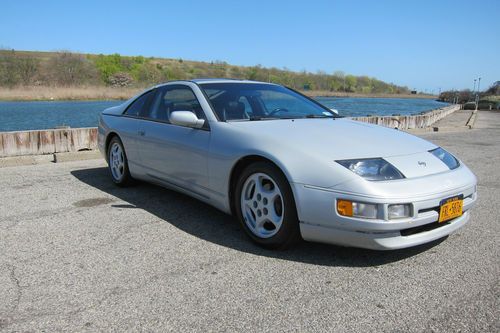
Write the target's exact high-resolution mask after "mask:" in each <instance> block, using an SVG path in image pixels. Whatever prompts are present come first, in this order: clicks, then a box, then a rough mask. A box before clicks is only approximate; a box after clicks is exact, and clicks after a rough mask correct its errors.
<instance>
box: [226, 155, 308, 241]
mask: <svg viewBox="0 0 500 333" xmlns="http://www.w3.org/2000/svg"><path fill="white" fill-rule="evenodd" d="M235 193H236V194H235V195H234V196H233V197H234V200H235V202H234V207H236V215H237V217H238V219H239V221H240V223H241V224H242V226H243V228H244V230H245V231H246V233H247V235H248V236H249V237H250V238H251V239H252V240H253V241H254V242H256V243H257V244H259V245H261V246H263V247H266V248H272V249H285V248H288V247H290V246H291V245H293V244H295V243H296V242H297V241H299V240H300V230H299V221H298V217H297V210H296V208H295V201H294V199H293V194H292V190H291V188H290V184H289V183H288V181H287V179H286V177H285V176H284V175H283V173H282V172H281V170H279V169H278V168H276V167H275V166H274V165H272V164H270V163H266V162H258V163H254V164H251V165H250V166H248V167H247V168H246V169H245V170H244V171H243V172H242V174H241V175H240V177H239V180H238V183H237V185H236V191H235Z"/></svg>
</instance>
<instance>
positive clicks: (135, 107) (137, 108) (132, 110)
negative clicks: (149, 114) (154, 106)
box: [125, 90, 154, 117]
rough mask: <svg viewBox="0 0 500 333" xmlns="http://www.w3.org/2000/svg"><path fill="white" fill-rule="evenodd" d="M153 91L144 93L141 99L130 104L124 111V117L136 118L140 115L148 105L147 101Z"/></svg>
mask: <svg viewBox="0 0 500 333" xmlns="http://www.w3.org/2000/svg"><path fill="white" fill-rule="evenodd" d="M153 93H154V90H153V91H150V92H147V93H145V94H144V95H142V96H141V97H139V98H137V99H136V100H135V101H133V102H132V104H131V105H130V106H129V107H128V109H127V111H125V114H126V115H129V116H134V117H138V116H139V115H142V114H143V112H144V110H146V108H147V107H148V105H149V100H150V99H151V96H153Z"/></svg>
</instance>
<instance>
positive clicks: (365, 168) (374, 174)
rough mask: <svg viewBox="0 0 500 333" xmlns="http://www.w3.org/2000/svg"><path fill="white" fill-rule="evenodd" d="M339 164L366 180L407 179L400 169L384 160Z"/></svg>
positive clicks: (361, 160) (340, 162)
mask: <svg viewBox="0 0 500 333" xmlns="http://www.w3.org/2000/svg"><path fill="white" fill-rule="evenodd" d="M337 163H339V164H340V165H342V166H344V167H346V168H347V169H349V170H351V171H352V172H354V173H355V174H357V175H359V176H361V177H363V178H364V179H366V180H391V179H402V178H405V176H404V175H403V174H402V173H401V172H400V171H399V170H398V169H396V168H395V167H394V166H393V165H392V164H390V163H389V162H387V161H386V160H384V159H382V158H373V159H360V160H342V161H337Z"/></svg>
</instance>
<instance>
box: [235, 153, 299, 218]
mask: <svg viewBox="0 0 500 333" xmlns="http://www.w3.org/2000/svg"><path fill="white" fill-rule="evenodd" d="M257 162H267V163H269V164H271V165H273V166H274V167H276V168H277V169H278V170H279V171H280V172H281V173H282V174H283V175H284V176H285V178H286V180H287V181H288V183H289V184H290V187H292V184H291V178H290V175H289V173H288V170H287V169H286V168H284V167H283V166H281V165H280V164H279V163H277V162H276V161H274V160H272V159H270V158H269V157H265V156H262V155H257V154H253V155H247V156H243V157H241V158H240V159H239V160H238V161H236V163H235V164H234V165H233V168H232V169H231V173H230V176H229V186H228V199H229V208H230V210H231V213H232V214H233V215H234V212H235V207H234V200H233V199H234V195H235V193H234V192H235V190H236V184H237V180H238V176H239V175H240V174H241V173H242V172H243V170H245V168H246V167H248V166H249V165H251V164H253V163H257ZM292 195H293V196H294V200H295V195H294V193H293V189H292Z"/></svg>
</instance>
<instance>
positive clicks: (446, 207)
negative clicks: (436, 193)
mask: <svg viewBox="0 0 500 333" xmlns="http://www.w3.org/2000/svg"><path fill="white" fill-rule="evenodd" d="M439 207H440V208H439V220H438V222H439V223H442V222H446V221H449V220H451V219H454V218H456V217H459V216H462V213H463V212H462V210H463V207H464V196H463V195H456V196H454V197H451V198H447V199H444V200H441V202H440V204H439Z"/></svg>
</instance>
